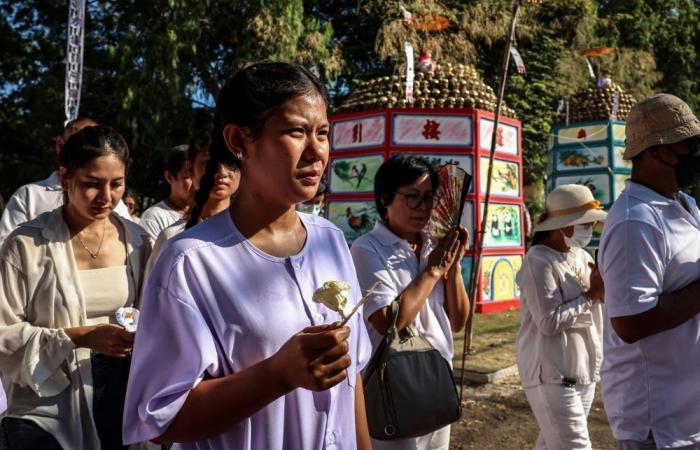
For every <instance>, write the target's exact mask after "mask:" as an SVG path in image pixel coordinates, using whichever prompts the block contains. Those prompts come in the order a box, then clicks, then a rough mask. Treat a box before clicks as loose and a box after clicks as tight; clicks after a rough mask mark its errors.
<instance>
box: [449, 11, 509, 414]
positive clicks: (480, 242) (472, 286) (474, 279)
mask: <svg viewBox="0 0 700 450" xmlns="http://www.w3.org/2000/svg"><path fill="white" fill-rule="evenodd" d="M520 1H521V0H513V3H512V16H511V19H510V31H509V33H508V40H507V41H506V48H505V51H504V52H503V60H502V61H501V78H500V82H499V85H498V102H497V103H496V113H495V117H494V124H493V132H492V133H491V154H490V155H489V166H488V167H489V168H488V174H487V177H486V195H485V197H484V210H483V213H482V217H481V227H480V228H479V231H478V233H477V234H478V238H477V239H475V240H474V243H475V244H476V246H475V248H474V263H473V264H472V271H471V275H470V278H469V280H470V281H469V290H470V291H471V292H470V295H469V299H470V304H469V310H470V311H469V318H468V319H467V323H466V325H465V327H464V348H463V349H462V373H461V375H460V378H459V398H460V401H461V400H462V394H463V390H464V372H466V370H465V366H464V364H465V362H466V357H467V352H470V351H471V345H472V333H473V323H474V312H475V310H476V297H477V295H476V293H477V289H478V284H479V282H478V278H479V273H481V254H482V252H483V248H484V237H485V232H484V230H485V229H486V220H487V218H488V211H489V200H490V198H491V177H492V176H493V159H494V156H495V154H496V136H497V133H498V124H499V120H500V118H501V108H502V105H503V96H504V94H505V89H506V79H507V77H508V63H509V62H510V49H511V46H512V45H513V41H514V40H515V26H516V23H517V19H518V12H519V11H520Z"/></svg>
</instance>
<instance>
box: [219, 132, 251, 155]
mask: <svg viewBox="0 0 700 450" xmlns="http://www.w3.org/2000/svg"><path fill="white" fill-rule="evenodd" d="M249 140H250V137H249V136H248V133H247V132H246V131H245V130H244V129H243V128H241V127H239V126H238V125H236V124H233V123H229V124H228V125H226V126H225V127H224V142H226V148H228V150H229V151H230V152H231V153H233V154H234V155H235V156H236V157H238V158H239V159H240V160H241V161H243V160H245V159H246V158H247V157H248V154H247V149H246V142H248V141H249Z"/></svg>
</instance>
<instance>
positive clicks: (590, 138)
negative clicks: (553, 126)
mask: <svg viewBox="0 0 700 450" xmlns="http://www.w3.org/2000/svg"><path fill="white" fill-rule="evenodd" d="M557 137H558V141H559V144H578V143H584V142H585V143H588V142H596V141H604V140H606V139H607V138H608V124H607V123H601V124H595V125H585V126H573V127H565V128H560V129H559V131H558V133H557Z"/></svg>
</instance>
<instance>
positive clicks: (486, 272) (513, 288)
mask: <svg viewBox="0 0 700 450" xmlns="http://www.w3.org/2000/svg"><path fill="white" fill-rule="evenodd" d="M522 264H523V257H522V255H507V256H492V255H490V256H483V257H482V260H481V301H482V302H494V301H495V302H498V301H504V300H513V299H516V298H520V288H519V287H518V284H517V283H516V282H515V275H516V274H517V273H518V271H519V270H520V267H521V266H522Z"/></svg>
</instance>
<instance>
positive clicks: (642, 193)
mask: <svg viewBox="0 0 700 450" xmlns="http://www.w3.org/2000/svg"><path fill="white" fill-rule="evenodd" d="M625 193H626V194H627V195H629V196H630V197H634V198H636V199H639V200H641V201H643V202H645V203H649V204H652V205H670V204H671V202H674V201H675V200H673V199H672V198H668V197H665V196H663V195H661V194H659V193H658V192H656V191H655V190H653V189H651V188H649V187H647V186H644V185H643V184H639V183H637V182H635V181H632V180H627V181H625Z"/></svg>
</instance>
